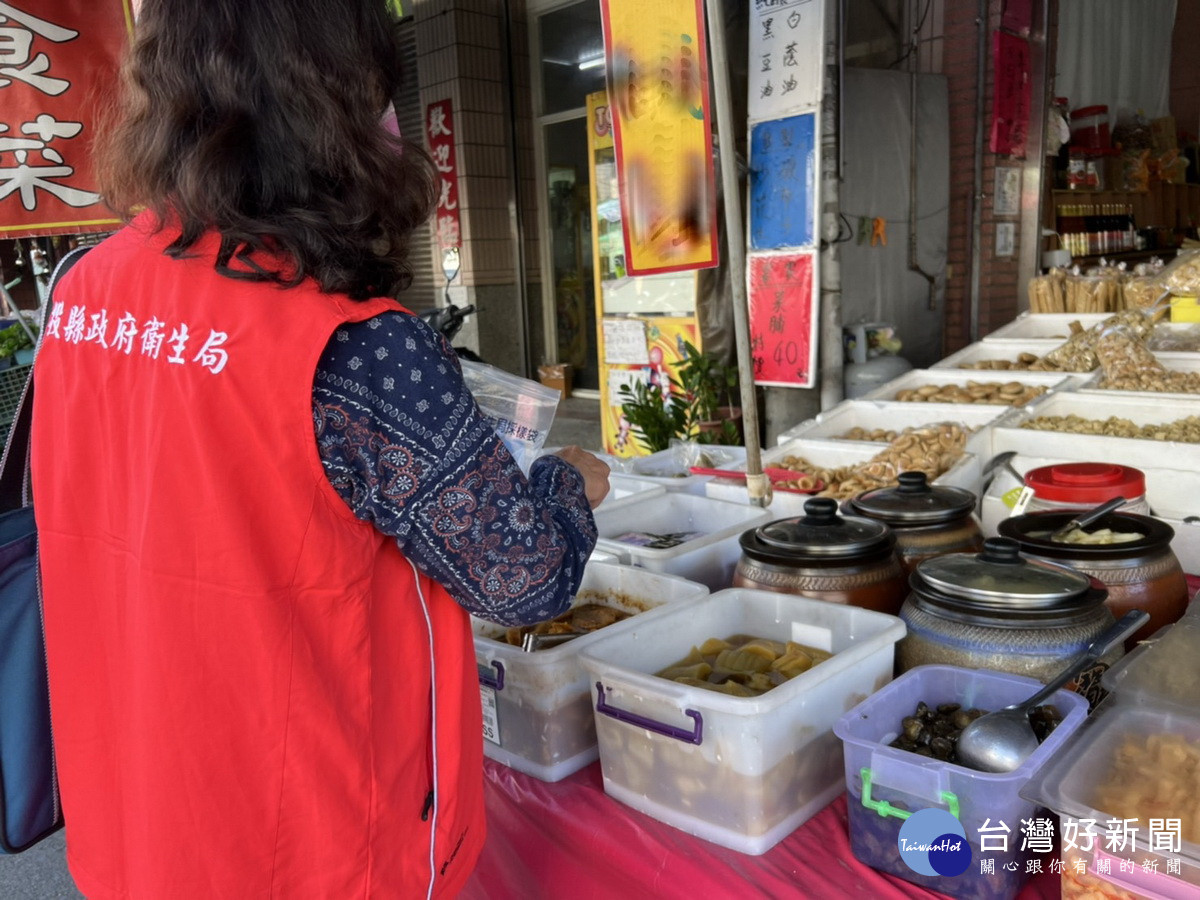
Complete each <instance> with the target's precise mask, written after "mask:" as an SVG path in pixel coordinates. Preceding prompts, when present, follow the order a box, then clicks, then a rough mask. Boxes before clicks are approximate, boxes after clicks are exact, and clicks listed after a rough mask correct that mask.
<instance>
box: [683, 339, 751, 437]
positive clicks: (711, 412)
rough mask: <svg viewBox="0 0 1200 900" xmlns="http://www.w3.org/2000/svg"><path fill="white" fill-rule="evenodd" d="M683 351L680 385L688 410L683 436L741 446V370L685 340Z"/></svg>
mask: <svg viewBox="0 0 1200 900" xmlns="http://www.w3.org/2000/svg"><path fill="white" fill-rule="evenodd" d="M683 349H684V357H683V359H682V360H681V361H680V363H679V366H678V369H677V371H678V374H679V380H678V381H677V382H676V384H677V385H678V386H679V388H680V390H681V391H682V392H683V395H684V400H685V405H686V408H687V416H686V422H685V427H684V429H683V432H682V434H681V436H682V437H691V438H693V439H694V440H696V441H698V442H699V443H701V444H740V443H741V442H742V429H741V418H742V411H741V408H740V407H739V406H738V405H737V402H736V398H737V391H738V370H737V367H736V366H727V365H725V364H724V363H722V362H721V361H720V360H719V359H717V357H716V356H714V355H713V354H711V353H706V352H704V351H702V350H698V349H697V348H696V347H695V346H694V345H693V344H691V343H690V342H688V341H684V343H683Z"/></svg>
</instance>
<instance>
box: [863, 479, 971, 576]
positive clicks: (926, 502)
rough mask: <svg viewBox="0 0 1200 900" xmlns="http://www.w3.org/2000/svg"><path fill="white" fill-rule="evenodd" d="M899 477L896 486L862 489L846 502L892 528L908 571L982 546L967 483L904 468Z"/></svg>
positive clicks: (903, 564)
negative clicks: (935, 481) (935, 479)
mask: <svg viewBox="0 0 1200 900" xmlns="http://www.w3.org/2000/svg"><path fill="white" fill-rule="evenodd" d="M897 480H898V482H899V483H898V484H897V485H895V486H893V487H885V488H877V489H875V490H872V491H865V492H863V493H861V494H859V495H858V496H857V497H855V498H853V499H852V500H850V502H849V503H848V504H847V508H848V510H849V511H850V512H852V513H854V514H855V515H860V516H866V517H867V518H870V519H876V520H878V521H880V522H883V523H885V524H886V525H887V526H888V527H890V528H891V529H892V532H893V534H895V535H896V553H897V555H898V556H899V557H900V565H901V566H902V567H903V569H904V571H905V574H908V573H910V572H911V571H912V570H913V569H914V568H915V567H916V565H917V563H919V562H921V560H923V559H929V558H930V557H932V556H941V555H943V554H945V553H977V552H978V551H980V550H982V549H983V531H982V529H980V527H979V522H977V521H976V519H975V515H974V513H975V495H974V494H972V493H971V492H970V491H968V490H965V489H963V488H957V487H950V486H943V485H931V484H929V481H928V479H927V478H926V476H925V473H924V472H901V473H900V477H899V478H898V479H897Z"/></svg>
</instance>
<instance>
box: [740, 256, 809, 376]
mask: <svg viewBox="0 0 1200 900" xmlns="http://www.w3.org/2000/svg"><path fill="white" fill-rule="evenodd" d="M815 259H816V258H815V255H814V253H813V252H812V251H799V252H797V253H779V254H775V253H772V254H766V253H762V254H760V253H751V254H750V257H749V259H748V265H749V268H750V271H749V273H748V275H747V280H748V282H749V288H750V302H749V306H750V352H751V356H752V358H753V360H754V383H755V384H770V385H779V386H782V387H812V386H813V385H814V384H815V378H816V371H815V370H816V350H817V335H816V327H817V295H816V273H815V272H814V265H815Z"/></svg>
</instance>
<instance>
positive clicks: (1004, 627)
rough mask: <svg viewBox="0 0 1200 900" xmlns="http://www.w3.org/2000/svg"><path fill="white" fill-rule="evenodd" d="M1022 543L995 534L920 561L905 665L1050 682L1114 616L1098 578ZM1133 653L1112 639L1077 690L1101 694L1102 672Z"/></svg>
mask: <svg viewBox="0 0 1200 900" xmlns="http://www.w3.org/2000/svg"><path fill="white" fill-rule="evenodd" d="M1018 550H1019V548H1018V545H1017V542H1016V541H1014V540H1011V539H1009V538H988V539H987V540H986V541H984V544H983V551H982V552H981V553H977V554H974V553H951V554H947V555H946V556H938V557H935V558H933V559H927V560H925V561H924V562H922V563H919V564H918V565H917V568H916V570H915V571H914V572H913V574H912V576H911V577H910V578H909V585H910V586H911V588H912V591H911V593H910V594H909V595H908V599H907V600H905V601H904V606H903V608H902V609H901V610H900V618H901V619H903V620H904V624H905V625H906V626H907V629H908V630H907V633H906V634H905V636H904V637H903V638H902V639H901V640H900V642H899V643H898V644H897V645H896V665H897V672H906V671H908V670H909V669H911V668H913V667H915V666H922V665H928V664H935V663H940V664H944V665H952V666H962V667H964V668H968V669H995V670H997V671H1000V672H1011V673H1013V674H1016V675H1027V676H1029V677H1030V678H1036V679H1038V680H1039V681H1043V682H1044V681H1047V680H1049V679H1050V678H1052V677H1053V676H1054V675H1056V674H1057V673H1058V672H1059V671H1061V669H1062V667H1063V666H1064V665H1066V663H1067V662H1069V661H1070V660H1071V658H1072V657H1074V656H1076V655H1078V654H1079V653H1081V652H1083V651H1084V650H1086V649H1087V647H1088V645H1089V644H1091V643H1092V641H1094V640H1095V639H1096V638H1097V637H1099V636H1100V634H1101V633H1102V632H1103V631H1104V630H1105V629H1106V628H1108V627H1109V626H1110V625H1112V624H1113V621H1114V619H1113V615H1112V613H1111V612H1109V610H1108V607H1107V606H1105V605H1104V601H1105V598H1106V596H1107V593H1106V591H1105V590H1104V588H1103V586H1102V585H1100V584H1099V582H1097V581H1095V580H1093V579H1091V578H1089V577H1088V576H1086V575H1084V574H1083V573H1081V572H1076V571H1075V570H1074V569H1070V568H1068V567H1066V566H1061V565H1055V564H1053V563H1048V562H1043V561H1042V560H1036V559H1027V558H1025V557H1023V556H1022V555H1021V554H1020V553H1019V552H1018ZM1124 653H1125V650H1124V648H1123V647H1122V646H1121V645H1120V644H1118V645H1117V646H1116V647H1114V648H1112V649H1111V650H1110V651H1109V652H1108V653H1106V654H1105V655H1104V656H1103V657H1102V658H1101V660H1100V662H1099V663H1098V664H1097V665H1096V666H1095V667H1093V668H1092V669H1089V670H1088V671H1086V672H1083V673H1081V674H1080V675H1079V676H1077V678H1076V679H1075V690H1076V691H1077V692H1079V693H1081V694H1084V695H1085V696H1087V697H1088V699H1089V700H1090V701H1092V702H1093V703H1095V702H1096V701H1097V700H1099V699H1100V698H1101V697H1102V696H1103V694H1102V689H1101V687H1100V677H1101V676H1102V675H1103V674H1104V671H1105V669H1107V668H1108V666H1109V665H1111V664H1112V663H1114V662H1116V661H1117V660H1118V659H1120V658H1121V657H1122V656H1123V655H1124Z"/></svg>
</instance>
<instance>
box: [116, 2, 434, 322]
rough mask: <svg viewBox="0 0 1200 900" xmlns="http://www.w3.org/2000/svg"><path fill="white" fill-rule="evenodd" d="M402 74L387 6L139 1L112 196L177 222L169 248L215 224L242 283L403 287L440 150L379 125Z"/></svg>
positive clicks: (128, 211) (429, 203) (366, 293)
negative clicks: (432, 152)
mask: <svg viewBox="0 0 1200 900" xmlns="http://www.w3.org/2000/svg"><path fill="white" fill-rule="evenodd" d="M399 78H400V64H399V54H398V52H397V44H396V41H395V23H394V22H393V21H392V19H391V18H390V16H389V14H388V12H387V11H386V9H385V0H202V2H197V0H143V2H142V4H141V8H140V11H139V15H138V23H137V30H136V34H135V36H134V40H133V43H132V46H131V47H130V50H129V53H128V55H127V57H126V59H125V62H124V65H123V67H122V82H123V93H122V96H121V100H120V103H119V105H118V106H117V107H116V108H115V110H114V113H113V117H112V119H113V120H112V122H111V124H110V125H109V127H107V128H106V129H105V133H104V135H103V137H102V138H101V140H100V142H99V146H98V151H97V161H98V165H99V168H100V172H101V190H102V192H103V196H104V199H105V202H106V203H107V204H108V205H109V206H110V207H111V208H112V209H113V211H114V212H115V213H117V214H118V215H120V216H121V217H122V218H124V219H125V220H129V219H130V218H132V217H133V215H134V214H135V213H136V212H137V211H139V210H140V209H143V208H144V209H149V210H151V211H152V212H153V213H154V214H155V215H156V217H157V219H158V221H159V222H160V223H162V222H166V221H171V222H175V223H178V224H179V225H180V226H181V227H182V233H181V235H180V237H179V238H178V240H176V241H174V242H173V243H172V244H171V246H170V248H169V250H168V253H169V254H170V255H172V256H183V255H186V254H187V251H188V248H189V247H191V246H192V245H193V244H195V242H196V241H197V240H198V239H199V238H200V236H201V235H203V234H204V233H205V232H206V231H211V230H215V231H217V232H219V233H220V235H221V247H220V252H219V254H218V257H217V263H216V268H217V271H219V272H221V273H222V274H223V275H227V276H229V277H232V278H249V279H254V280H262V281H273V282H276V283H278V284H280V285H283V286H294V285H296V284H299V283H300V282H301V281H302V280H304V279H306V278H313V279H315V280H316V281H317V282H318V283H319V284H320V286H321V288H322V289H323V290H325V291H328V292H338V293H344V294H347V295H349V296H350V297H351V298H353V299H364V298H367V297H376V296H385V295H393V294H395V293H396V292H398V291H400V290H403V289H404V288H406V287H407V286H408V284H409V283H410V282H411V280H412V278H411V273H410V271H409V268H408V265H407V261H406V257H407V244H408V238H409V235H410V233H411V232H412V230H413V229H414V228H416V227H418V226H419V225H420V224H421V223H422V222H423V221H424V220H425V219H426V218H427V217H428V216H429V213H430V211H431V210H432V209H433V206H434V204H435V202H436V197H437V195H436V193H435V190H436V187H435V186H436V179H435V171H434V169H433V165H432V163H431V161H430V159H429V157H428V155H427V154H426V153H425V152H424V150H422V149H421V147H420V146H419V145H418V144H416V143H413V142H412V141H409V140H406V139H403V138H399V137H397V136H395V135H393V134H391V133H390V132H388V131H387V130H386V129H385V128H384V127H383V126H382V125H381V122H380V119H381V116H382V115H383V113H384V111H385V109H386V108H387V104H389V103H390V102H391V98H392V97H394V96H395V95H396V93H397V87H398V82H399ZM264 250H265V251H268V252H269V253H270V254H272V255H271V256H270V257H269V258H272V259H277V260H282V262H281V263H280V264H279V265H277V266H266V267H264V266H262V265H261V264H260V263H259V260H260V259H261V258H262V257H256V258H255V260H251V259H250V255H251V254H252V253H254V252H255V251H264ZM235 261H236V267H231V265H230V264H231V262H235Z"/></svg>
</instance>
